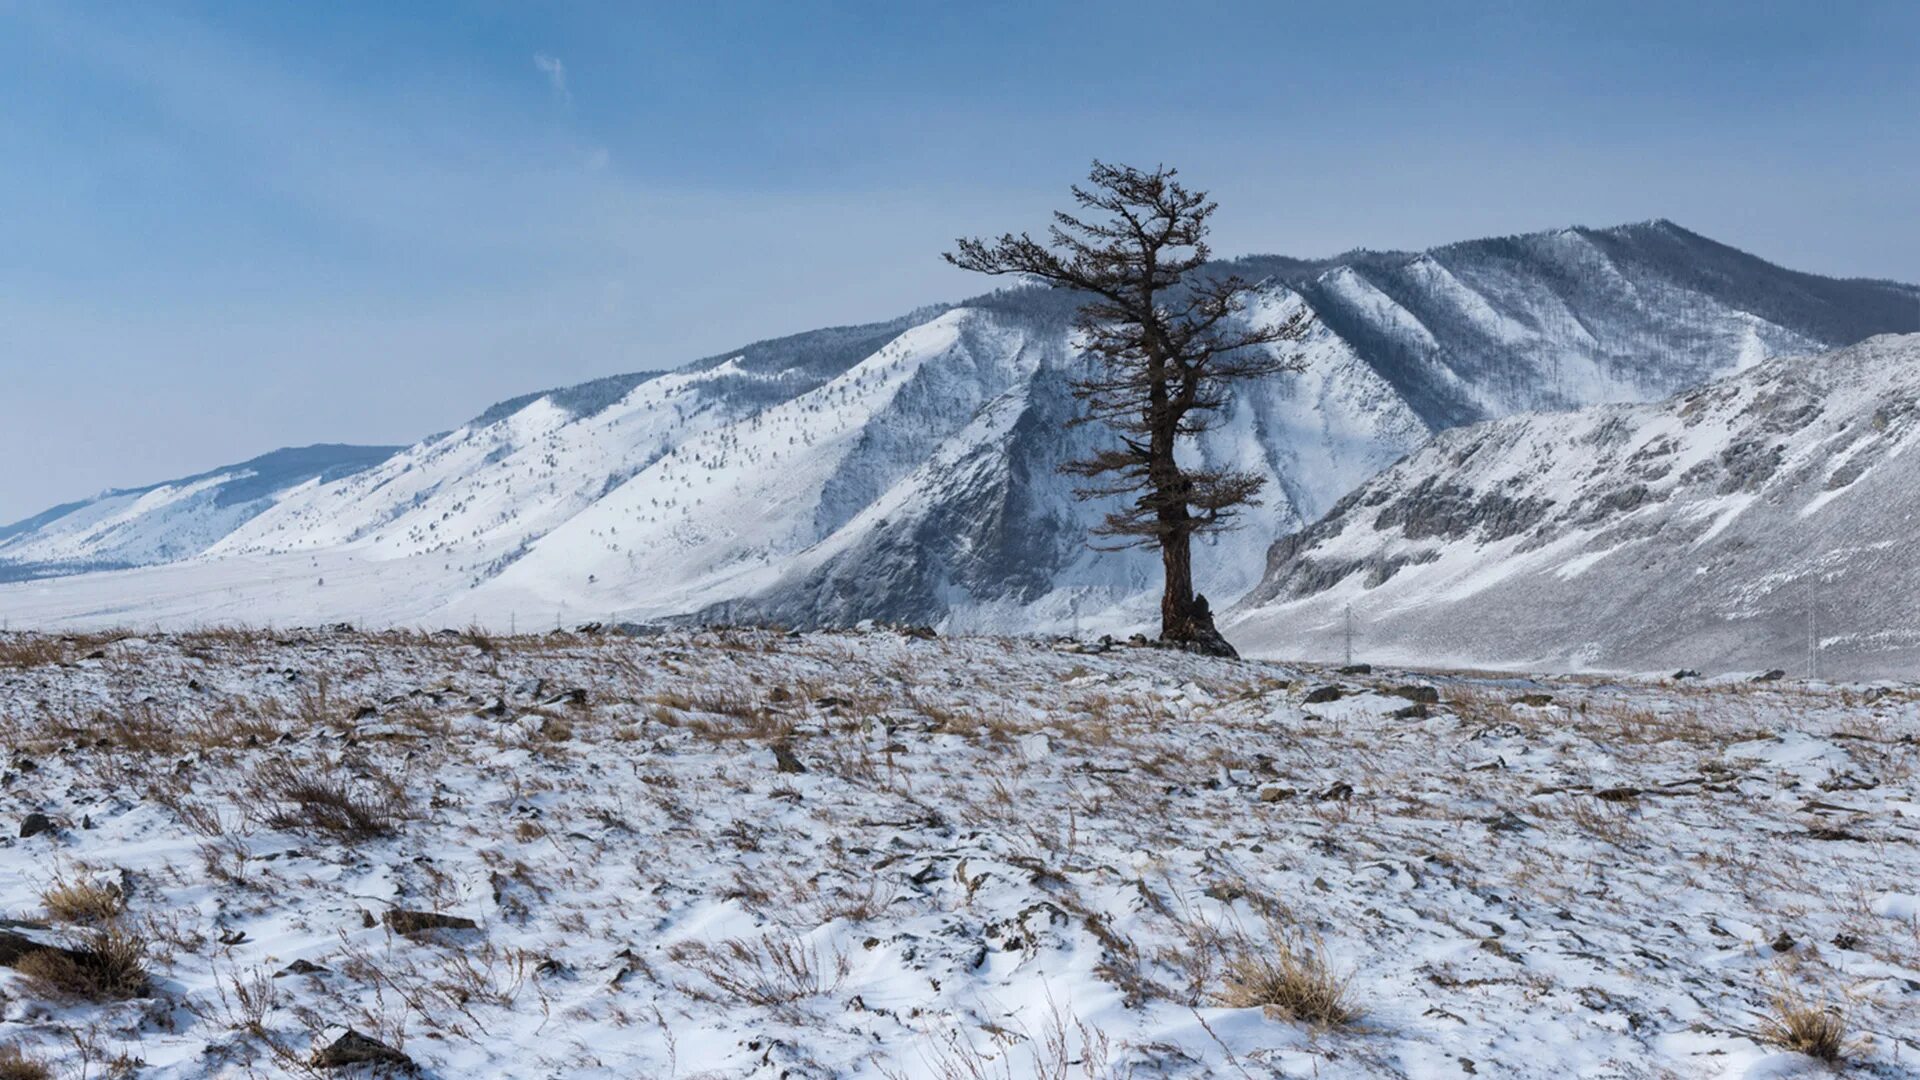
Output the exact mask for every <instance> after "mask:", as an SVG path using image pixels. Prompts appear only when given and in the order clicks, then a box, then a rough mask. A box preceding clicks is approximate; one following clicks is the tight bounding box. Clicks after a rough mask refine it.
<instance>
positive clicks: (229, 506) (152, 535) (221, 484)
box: [0, 445, 401, 581]
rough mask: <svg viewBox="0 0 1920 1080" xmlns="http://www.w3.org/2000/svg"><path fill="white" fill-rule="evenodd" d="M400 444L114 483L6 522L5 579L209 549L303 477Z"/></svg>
mask: <svg viewBox="0 0 1920 1080" xmlns="http://www.w3.org/2000/svg"><path fill="white" fill-rule="evenodd" d="M400 450H401V448H400V447H398V446H340V445H319V446H302V447H290V448H288V449H285V450H275V451H274V452H272V453H270V454H262V455H261V456H259V457H257V458H254V459H253V460H251V461H243V462H241V463H240V464H238V465H226V466H222V467H220V468H218V469H211V470H208V471H207V472H203V473H200V474H198V475H195V476H188V477H184V478H182V479H179V480H169V481H167V482H165V483H160V484H150V485H148V486H146V487H140V488H116V489H114V490H111V491H104V492H101V493H100V494H98V495H95V496H94V497H92V498H90V499H82V500H80V501H78V502H70V503H65V504H63V505H60V506H56V507H54V508H53V509H51V510H48V511H45V512H44V513H40V514H36V515H34V516H33V517H30V518H28V519H26V520H25V521H20V522H16V523H14V524H12V525H7V526H0V581H8V580H17V579H20V578H29V577H50V576H57V575H63V574H77V573H84V572H86V571H90V570H106V569H114V568H118V567H128V566H145V565H150V564H153V563H165V562H172V561H175V560H178V559H184V558H187V557H190V556H193V555H197V554H199V553H201V552H203V551H205V550H206V549H207V548H208V547H210V546H211V545H212V544H214V543H215V542H217V541H218V540H219V539H220V538H221V537H223V536H225V535H227V534H228V533H230V532H232V531H233V530H234V529H236V528H239V527H240V526H241V525H242V524H244V523H245V522H246V521H247V520H248V519H249V518H251V517H253V516H254V515H256V514H259V513H260V512H262V511H263V510H266V509H267V508H268V507H270V506H272V505H274V503H275V502H276V501H278V500H279V499H280V498H281V497H283V496H285V495H286V494H287V493H288V492H290V491H292V490H293V489H295V488H297V487H299V486H301V485H303V484H314V485H318V484H325V483H328V482H330V481H335V480H341V479H344V478H346V477H349V476H352V475H353V474H355V473H357V472H360V471H362V470H365V469H369V468H372V467H373V466H374V465H377V464H379V463H380V462H382V461H384V460H386V459H387V458H389V457H392V456H393V455H394V454H396V453H399V452H400Z"/></svg>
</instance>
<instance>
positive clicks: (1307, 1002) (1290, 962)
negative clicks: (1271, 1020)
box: [1220, 932, 1360, 1028]
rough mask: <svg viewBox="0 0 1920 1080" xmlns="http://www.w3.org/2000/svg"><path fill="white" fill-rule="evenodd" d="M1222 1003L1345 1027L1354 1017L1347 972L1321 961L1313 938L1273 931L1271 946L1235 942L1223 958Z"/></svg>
mask: <svg viewBox="0 0 1920 1080" xmlns="http://www.w3.org/2000/svg"><path fill="white" fill-rule="evenodd" d="M1226 968H1227V973H1226V984H1227V985H1226V989H1225V991H1224V992H1222V993H1221V995H1220V1000H1221V1001H1222V1003H1224V1004H1226V1005H1228V1006H1230V1007H1232V1008H1236V1009H1250V1008H1262V1009H1265V1010H1266V1011H1267V1013H1268V1014H1269V1015H1272V1016H1277V1017H1279V1018H1281V1019H1285V1020H1291V1021H1294V1022H1296V1023H1302V1024H1309V1025H1311V1026H1313V1027H1323V1028H1336V1027H1346V1026H1347V1025H1349V1024H1351V1023H1353V1022H1354V1020H1356V1019H1358V1018H1359V1015H1360V1011H1359V1009H1357V1008H1356V1007H1355V1006H1354V1004H1353V1000H1352V997H1351V994H1350V993H1349V984H1350V982H1351V981H1352V976H1350V975H1341V974H1338V973H1336V972H1335V971H1334V970H1333V967H1332V965H1330V964H1329V963H1327V955H1326V949H1325V948H1324V947H1323V946H1322V944H1321V942H1320V940H1319V939H1318V938H1314V939H1313V940H1312V941H1311V942H1309V941H1308V940H1307V939H1306V937H1305V936H1304V935H1301V934H1298V933H1284V932H1283V933H1275V934H1274V935H1273V940H1272V942H1271V944H1268V945H1265V946H1262V945H1260V944H1258V943H1255V942H1252V941H1244V940H1243V941H1241V942H1239V943H1238V944H1237V946H1236V947H1235V949H1234V950H1233V952H1232V953H1231V955H1229V956H1228V958H1227V965H1226Z"/></svg>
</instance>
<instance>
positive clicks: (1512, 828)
mask: <svg viewBox="0 0 1920 1080" xmlns="http://www.w3.org/2000/svg"><path fill="white" fill-rule="evenodd" d="M1480 821H1481V823H1482V824H1484V825H1485V826H1486V827H1487V828H1488V830H1490V831H1492V832H1504V833H1517V832H1524V831H1525V830H1527V829H1529V828H1532V826H1530V825H1528V824H1527V819H1526V818H1523V817H1521V816H1520V815H1519V814H1516V813H1514V812H1513V811H1511V810H1506V811H1502V812H1501V813H1499V814H1497V815H1495V816H1493V817H1485V818H1481V819H1480Z"/></svg>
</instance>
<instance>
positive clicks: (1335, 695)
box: [1300, 686, 1347, 705]
mask: <svg viewBox="0 0 1920 1080" xmlns="http://www.w3.org/2000/svg"><path fill="white" fill-rule="evenodd" d="M1346 696H1347V692H1346V691H1345V690H1344V689H1342V688H1340V687H1338V686H1316V687H1314V688H1313V689H1312V690H1309V691H1307V696H1306V697H1303V698H1301V699H1300V701H1301V703H1302V704H1306V705H1321V704H1324V703H1326V702H1329V701H1339V700H1340V699H1341V698H1343V697H1346Z"/></svg>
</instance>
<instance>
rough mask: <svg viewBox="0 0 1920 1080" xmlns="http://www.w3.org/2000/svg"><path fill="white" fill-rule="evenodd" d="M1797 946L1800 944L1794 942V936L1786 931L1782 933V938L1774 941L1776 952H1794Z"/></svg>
mask: <svg viewBox="0 0 1920 1080" xmlns="http://www.w3.org/2000/svg"><path fill="white" fill-rule="evenodd" d="M1797 944H1799V943H1798V942H1796V941H1794V940H1793V935H1792V934H1789V933H1787V932H1786V931H1785V930H1782V931H1780V936H1779V937H1777V938H1774V939H1773V951H1774V952H1792V951H1793V947H1794V946H1795V945H1797Z"/></svg>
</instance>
